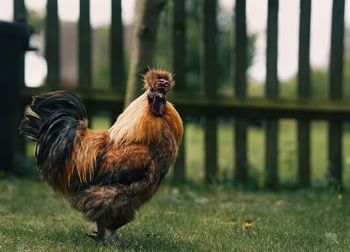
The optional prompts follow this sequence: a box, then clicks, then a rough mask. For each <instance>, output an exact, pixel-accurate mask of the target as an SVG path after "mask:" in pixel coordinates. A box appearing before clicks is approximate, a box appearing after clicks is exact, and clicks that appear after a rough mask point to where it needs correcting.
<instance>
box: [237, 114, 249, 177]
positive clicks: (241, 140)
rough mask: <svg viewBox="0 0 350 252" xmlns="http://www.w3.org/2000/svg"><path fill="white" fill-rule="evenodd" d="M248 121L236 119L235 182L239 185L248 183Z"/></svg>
mask: <svg viewBox="0 0 350 252" xmlns="http://www.w3.org/2000/svg"><path fill="white" fill-rule="evenodd" d="M247 126H248V123H247V120H246V119H244V118H239V117H238V118H236V120H235V142H234V145H235V176H234V177H235V181H237V182H238V183H247V182H248V165H247V164H248V158H247V155H248V142H247V128H248V127H247Z"/></svg>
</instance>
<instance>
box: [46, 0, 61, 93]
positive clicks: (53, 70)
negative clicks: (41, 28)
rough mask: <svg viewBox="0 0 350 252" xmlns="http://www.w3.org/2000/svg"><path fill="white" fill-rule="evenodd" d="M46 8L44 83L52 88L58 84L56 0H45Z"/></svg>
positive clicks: (58, 52) (58, 32) (58, 61)
mask: <svg viewBox="0 0 350 252" xmlns="http://www.w3.org/2000/svg"><path fill="white" fill-rule="evenodd" d="M46 8H47V12H46V45H45V55H46V61H47V77H46V84H47V85H48V86H50V87H52V88H58V87H59V85H60V44H59V41H60V29H59V20H58V12H57V0H47V5H46Z"/></svg>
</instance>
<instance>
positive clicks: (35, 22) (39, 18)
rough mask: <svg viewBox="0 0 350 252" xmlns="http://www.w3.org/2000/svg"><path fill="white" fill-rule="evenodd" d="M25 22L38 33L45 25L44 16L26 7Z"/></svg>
mask: <svg viewBox="0 0 350 252" xmlns="http://www.w3.org/2000/svg"><path fill="white" fill-rule="evenodd" d="M27 23H28V24H29V25H30V26H32V27H33V29H34V32H35V33H37V34H39V33H41V32H42V31H43V29H44V26H45V16H44V15H43V14H42V13H40V12H37V11H34V10H31V9H27Z"/></svg>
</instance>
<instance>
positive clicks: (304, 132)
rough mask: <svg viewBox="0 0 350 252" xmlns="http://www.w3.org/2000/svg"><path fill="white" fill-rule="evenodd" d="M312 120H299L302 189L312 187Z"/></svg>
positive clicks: (299, 173)
mask: <svg viewBox="0 0 350 252" xmlns="http://www.w3.org/2000/svg"><path fill="white" fill-rule="evenodd" d="M310 145H311V141H310V120H308V119H300V120H298V182H299V185H300V186H301V187H307V186H310V182H311V150H310V148H311V147H310Z"/></svg>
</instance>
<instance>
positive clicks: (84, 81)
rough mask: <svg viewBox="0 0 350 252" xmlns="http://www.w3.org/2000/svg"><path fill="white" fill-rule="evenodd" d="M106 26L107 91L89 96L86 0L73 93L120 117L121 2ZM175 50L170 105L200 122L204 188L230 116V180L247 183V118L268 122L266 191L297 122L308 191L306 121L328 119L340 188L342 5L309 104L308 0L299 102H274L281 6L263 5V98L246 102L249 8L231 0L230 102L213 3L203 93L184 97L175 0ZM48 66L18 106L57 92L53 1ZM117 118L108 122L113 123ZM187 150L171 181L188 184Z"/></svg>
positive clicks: (206, 1) (207, 20)
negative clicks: (323, 76) (320, 89)
mask: <svg viewBox="0 0 350 252" xmlns="http://www.w3.org/2000/svg"><path fill="white" fill-rule="evenodd" d="M111 2H112V22H111V29H110V30H111V41H110V42H111V58H110V62H111V78H110V90H112V92H111V91H103V90H93V89H92V85H91V27H90V18H89V11H90V5H89V1H88V0H80V18H79V26H78V27H79V34H78V35H79V40H78V41H79V42H78V48H79V51H78V53H79V57H78V59H79V70H78V83H79V85H78V88H75V89H73V91H74V92H76V93H77V94H78V95H79V96H80V97H81V98H82V100H83V101H84V103H85V104H86V105H87V107H88V111H89V112H92V110H99V109H104V110H110V111H112V112H113V115H118V114H119V113H120V112H121V110H122V106H123V99H124V98H123V94H124V90H123V82H124V80H123V69H124V67H123V60H122V59H123V43H122V41H123V35H122V34H123V26H122V19H121V0H112V1H111ZM170 2H171V4H172V5H173V8H172V9H173V12H172V19H173V22H172V41H173V45H172V50H173V59H172V60H173V72H174V73H175V75H176V83H177V85H176V88H175V89H176V90H175V92H173V93H172V94H171V95H170V97H169V100H171V101H173V102H174V103H175V104H176V106H177V109H178V110H179V112H180V114H182V116H183V117H185V116H186V115H196V116H201V118H202V119H203V125H204V132H205V162H204V163H205V181H206V182H207V183H210V182H213V181H214V180H215V178H216V175H217V124H218V123H217V118H218V116H228V117H235V130H234V132H235V142H234V146H235V173H234V174H235V180H236V181H237V182H240V183H246V182H248V175H247V174H248V164H247V126H248V125H247V119H248V118H260V119H263V120H266V131H265V132H266V139H267V140H266V146H265V151H266V152H265V169H266V174H267V176H266V180H265V182H266V186H267V187H270V188H276V186H277V185H278V162H277V161H278V132H279V128H278V120H279V119H281V118H294V119H297V121H298V127H297V128H298V138H297V139H298V145H297V146H298V167H299V168H298V181H299V184H300V186H303V187H304V186H309V185H310V181H311V177H310V176H311V175H310V158H311V157H310V121H311V120H314V119H325V120H327V121H328V122H329V132H328V139H329V144H328V152H329V164H330V166H329V172H330V176H331V177H332V178H333V179H332V181H336V183H338V184H341V181H342V165H343V164H342V140H341V139H342V122H343V120H345V119H347V118H350V102H349V101H346V100H343V99H342V76H343V55H344V51H343V50H344V49H343V40H344V8H345V7H344V5H345V0H334V1H333V7H332V8H333V12H332V33H331V53H330V68H329V90H330V92H329V94H330V95H329V98H328V99H323V100H316V99H311V98H310V90H311V88H310V60H309V55H310V17H311V0H300V28H299V29H300V30H299V71H298V86H297V87H298V98H294V99H287V98H280V97H279V82H278V77H277V55H278V48H277V41H278V5H279V2H278V0H268V20H267V49H266V55H267V57H266V85H265V94H266V96H265V97H260V98H257V97H249V96H247V76H246V72H247V25H246V1H245V0H236V5H235V11H234V14H235V17H236V18H235V20H236V21H235V22H234V24H233V25H234V30H235V35H234V39H235V44H236V51H235V52H232V55H233V57H234V62H236V63H237V64H234V66H232V67H233V69H232V70H233V71H234V73H235V75H234V76H235V77H234V80H232V85H234V90H235V95H234V96H222V95H218V94H217V93H216V91H217V87H216V83H217V81H216V80H217V79H216V67H217V64H216V47H217V43H216V33H217V30H216V27H217V26H216V6H217V3H216V1H215V0H202V1H201V6H200V7H199V8H201V12H202V15H201V17H202V20H201V30H202V33H201V34H202V36H201V41H200V43H201V64H202V65H201V93H200V94H196V95H194V94H189V93H188V92H186V64H185V58H186V57H185V55H186V50H185V43H186V42H185V41H186V38H185V30H186V22H185V0H172V1H170ZM14 4H15V8H14V10H15V17H16V16H17V15H19V14H20V13H24V12H25V8H24V0H15V1H14ZM46 27H47V29H46V50H45V51H46V59H47V65H48V75H47V81H46V85H45V86H44V87H41V88H35V89H33V88H27V87H24V86H23V90H22V93H21V96H22V98H23V99H22V101H23V103H22V106H24V104H27V103H28V102H29V101H30V97H31V96H32V95H34V94H37V93H41V92H46V91H50V90H54V89H57V88H60V69H59V66H60V62H59V61H60V59H59V55H60V45H59V42H58V41H59V36H60V35H59V20H58V15H57V0H47V16H46ZM114 119H115V118H113V120H114ZM185 156H186V155H185V150H184V145H182V146H181V148H180V154H179V159H178V161H177V163H176V165H175V169H174V176H175V178H176V179H178V180H183V179H184V178H185V169H186V167H185V161H184V160H185Z"/></svg>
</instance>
